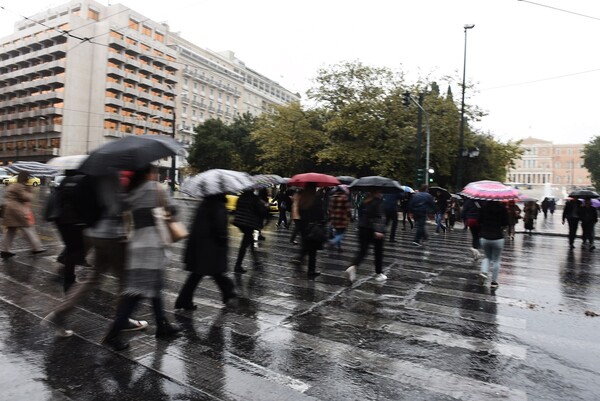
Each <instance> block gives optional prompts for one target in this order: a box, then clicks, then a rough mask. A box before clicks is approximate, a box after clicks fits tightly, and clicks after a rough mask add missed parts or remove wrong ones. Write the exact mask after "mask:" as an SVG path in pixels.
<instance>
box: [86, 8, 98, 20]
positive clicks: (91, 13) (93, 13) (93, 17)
mask: <svg viewBox="0 0 600 401" xmlns="http://www.w3.org/2000/svg"><path fill="white" fill-rule="evenodd" d="M88 18H89V19H91V20H94V21H98V20H100V13H99V12H98V11H96V10H92V9H91V8H90V9H88Z"/></svg>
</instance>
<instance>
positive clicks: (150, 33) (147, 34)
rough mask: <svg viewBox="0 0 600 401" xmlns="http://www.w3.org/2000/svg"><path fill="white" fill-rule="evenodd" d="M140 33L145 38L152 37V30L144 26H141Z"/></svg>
mask: <svg viewBox="0 0 600 401" xmlns="http://www.w3.org/2000/svg"><path fill="white" fill-rule="evenodd" d="M142 33H143V34H144V35H146V36H152V29H151V28H150V27H147V26H146V25H143V26H142Z"/></svg>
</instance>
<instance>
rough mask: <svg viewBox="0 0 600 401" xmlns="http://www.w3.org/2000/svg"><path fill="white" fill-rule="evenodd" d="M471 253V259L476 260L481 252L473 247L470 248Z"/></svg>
mask: <svg viewBox="0 0 600 401" xmlns="http://www.w3.org/2000/svg"><path fill="white" fill-rule="evenodd" d="M471 253H472V254H473V259H474V260H477V259H480V258H481V253H480V252H479V251H478V250H477V249H475V248H471Z"/></svg>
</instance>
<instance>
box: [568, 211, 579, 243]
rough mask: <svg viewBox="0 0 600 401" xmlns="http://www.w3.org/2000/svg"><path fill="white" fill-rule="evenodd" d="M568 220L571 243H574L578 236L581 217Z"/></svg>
mask: <svg viewBox="0 0 600 401" xmlns="http://www.w3.org/2000/svg"><path fill="white" fill-rule="evenodd" d="M567 222H568V223H569V245H573V242H575V237H577V227H578V226H579V219H574V218H572V217H571V218H568V219H567Z"/></svg>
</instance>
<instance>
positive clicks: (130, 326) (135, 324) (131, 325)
mask: <svg viewBox="0 0 600 401" xmlns="http://www.w3.org/2000/svg"><path fill="white" fill-rule="evenodd" d="M146 327H148V322H147V321H145V320H134V319H129V322H127V327H125V328H124V329H121V331H137V330H144V329H145V328H146Z"/></svg>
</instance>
